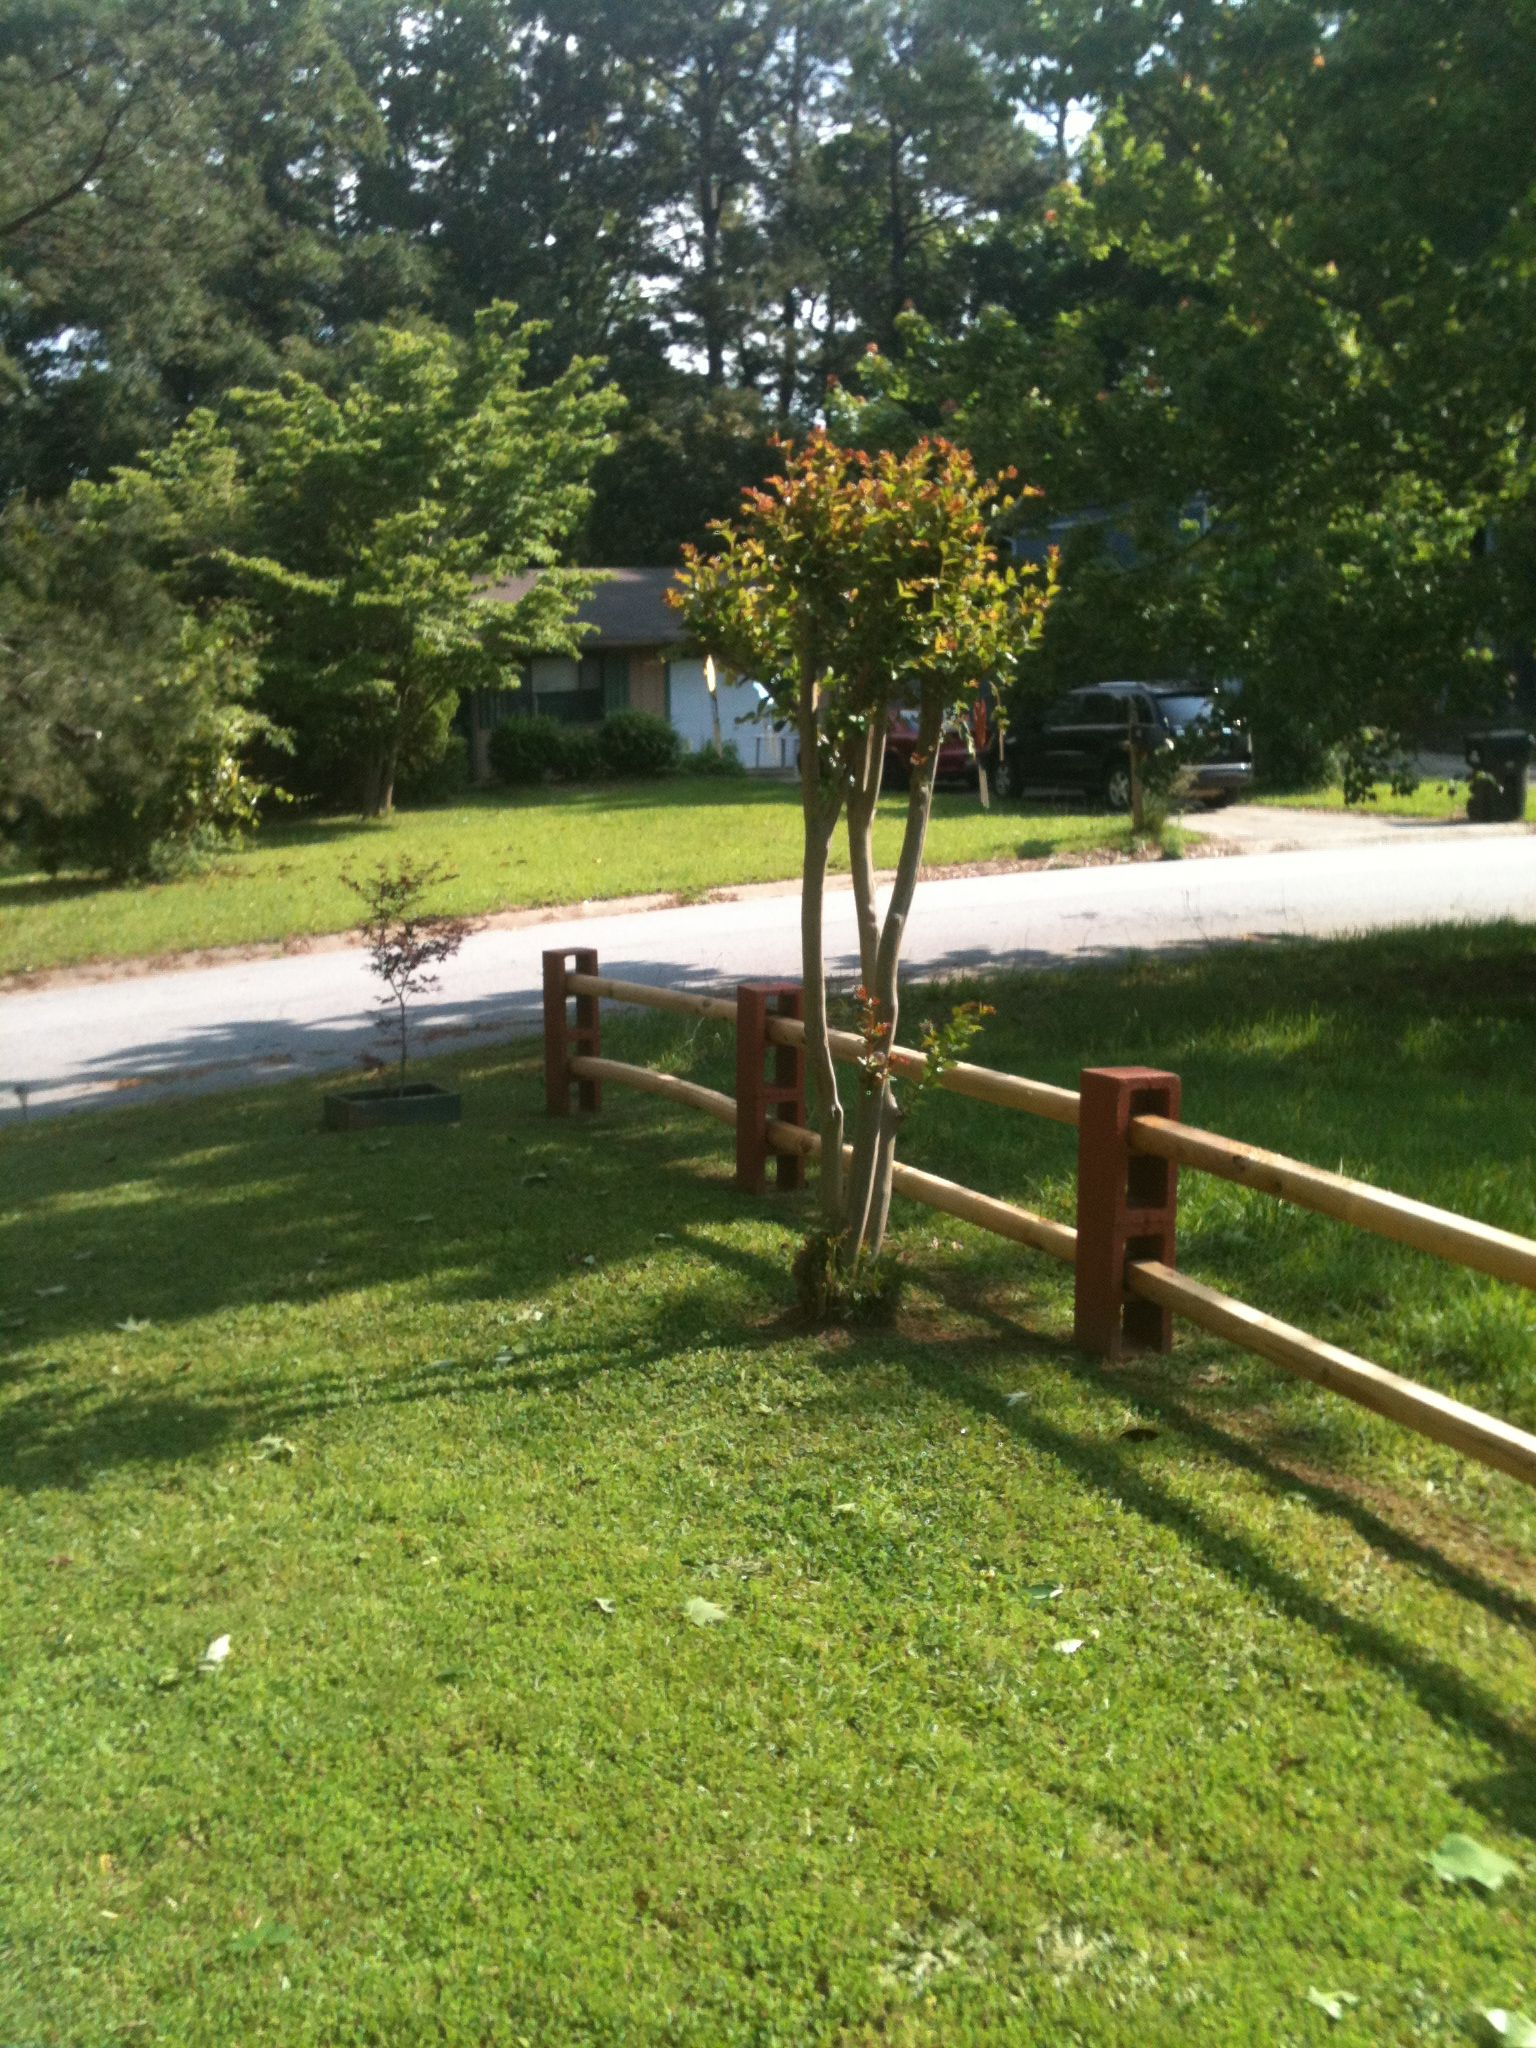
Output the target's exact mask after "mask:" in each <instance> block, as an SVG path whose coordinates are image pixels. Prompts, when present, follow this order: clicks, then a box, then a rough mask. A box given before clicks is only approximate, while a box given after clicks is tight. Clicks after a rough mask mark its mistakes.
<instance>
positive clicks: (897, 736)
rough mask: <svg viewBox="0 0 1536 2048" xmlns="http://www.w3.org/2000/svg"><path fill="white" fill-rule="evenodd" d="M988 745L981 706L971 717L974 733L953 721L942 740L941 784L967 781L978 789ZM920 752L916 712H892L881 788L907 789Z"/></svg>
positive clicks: (886, 739) (947, 727) (940, 741)
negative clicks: (979, 768)
mask: <svg viewBox="0 0 1536 2048" xmlns="http://www.w3.org/2000/svg"><path fill="white" fill-rule="evenodd" d="M986 746H987V733H986V712H985V710H984V709H983V707H982V706H981V705H980V704H979V703H978V704H977V706H976V708H975V710H974V711H973V712H972V714H971V731H970V732H967V730H966V728H965V726H964V725H962V724H961V723H960V721H959V720H958V719H951V720H950V721H949V723H948V724H947V725H946V726H945V727H944V731H943V733H942V735H941V736H940V739H939V773H938V779H939V781H940V782H964V783H968V784H969V785H970V786H971V787H972V788H974V787H975V786H976V763H977V758H978V756H979V755H984V754H985V752H986ZM916 753H917V713H916V712H915V711H893V712H892V713H891V724H890V730H889V731H888V732H887V733H886V736H885V767H884V770H883V772H882V774H881V778H880V786H881V788H882V789H905V788H906V786H907V784H908V783H909V782H910V781H911V779H912V761H913V757H914V755H915V754H916Z"/></svg>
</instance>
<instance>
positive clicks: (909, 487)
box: [679, 433, 1047, 1276]
mask: <svg viewBox="0 0 1536 2048" xmlns="http://www.w3.org/2000/svg"><path fill="white" fill-rule="evenodd" d="M1003 486H1004V479H1002V478H998V479H994V480H990V481H988V480H982V479H980V478H978V476H977V473H976V470H975V467H974V465H973V463H972V462H971V459H970V457H969V456H967V455H966V454H964V453H963V452H962V451H961V450H959V449H957V448H955V447H953V446H951V445H950V444H948V443H946V442H942V441H924V442H921V443H920V444H919V445H918V446H917V447H915V448H913V449H912V450H910V451H909V452H907V453H905V454H901V455H895V454H885V455H881V456H878V457H874V458H871V457H869V456H865V455H862V454H859V453H856V452H853V451H850V450H848V449H846V448H842V447H839V446H838V445H837V444H836V443H834V442H833V441H831V440H829V439H828V438H827V437H826V436H825V435H824V434H819V433H818V434H813V435H811V436H810V437H809V438H808V439H807V440H806V441H805V442H804V443H803V444H802V445H801V446H800V447H799V448H798V449H796V450H795V451H793V452H792V453H791V454H790V456H789V459H788V461H787V462H786V464H785V468H784V472H783V474H782V475H779V476H776V477H774V478H773V479H772V480H771V481H770V482H769V483H768V485H767V486H766V487H765V488H763V489H760V490H753V491H750V492H748V493H747V494H746V499H745V503H744V506H743V510H742V514H741V516H740V518H739V520H737V521H736V522H735V523H722V524H721V525H720V526H719V527H718V528H717V539H718V546H717V548H716V550H715V551H714V552H713V553H712V554H710V555H707V556H705V555H701V554H698V553H696V552H690V555H689V559H688V562H687V565H686V567H685V570H684V573H683V577H682V585H683V588H682V592H681V595H680V599H679V604H680V609H681V612H682V615H683V617H684V619H685V620H686V621H687V623H688V625H689V627H690V629H691V631H692V633H693V634H694V636H695V637H696V638H697V639H698V641H699V642H700V643H701V644H702V645H703V646H704V647H706V648H708V649H709V650H710V651H711V652H712V653H714V654H715V655H717V656H718V657H720V658H721V659H723V660H724V661H726V662H728V663H729V664H730V665H731V666H732V667H733V668H735V669H737V670H738V671H739V672H741V673H742V674H745V675H749V676H752V677H753V678H754V679H755V680H756V681H757V682H759V683H760V684H761V685H762V687H763V688H764V689H765V690H766V691H767V692H768V694H769V696H770V698H771V699H772V702H773V705H774V709H775V711H776V712H777V713H778V714H779V715H780V716H782V717H784V718H786V719H788V720H790V721H792V722H793V724H794V726H795V728H796V730H797V732H798V734H799V739H800V798H801V810H802V815H803V821H804V862H803V874H802V894H801V941H802V968H803V975H804V984H805V1010H806V1046H807V1053H808V1058H809V1066H810V1073H811V1079H812V1084H813V1088H814V1093H815V1101H816V1112H817V1123H818V1127H819V1130H820V1133H821V1191H822V1214H823V1224H824V1229H825V1233H826V1238H827V1242H828V1245H829V1247H830V1249H831V1254H832V1257H833V1259H834V1261H835V1263H836V1266H837V1267H838V1269H839V1270H840V1271H841V1273H842V1274H843V1275H845V1276H852V1275H855V1274H856V1273H857V1272H858V1269H859V1268H860V1266H861V1265H862V1264H863V1262H864V1261H865V1260H866V1259H868V1258H871V1257H873V1256H874V1255H876V1254H877V1253H878V1252H879V1250H880V1247H881V1244H882V1242H883V1240H884V1236H885V1227H886V1212H887V1209H888V1207H889V1203H890V1191H891V1169H892V1166H893V1163H894V1160H895V1147H896V1136H897V1131H898V1128H899V1126H900V1121H901V1105H900V1102H899V1101H898V1098H897V1094H896V1090H895V1086H894V1084H893V1080H892V1075H891V1072H890V1068H889V1065H888V1063H887V1062H886V1060H885V1059H884V1053H886V1052H888V1050H889V1048H890V1046H891V1045H892V1044H893V1043H894V1042H895V1034H896V1029H897V1024H898V1021H899V1016H900V1001H899V994H900V991H899V973H900V966H901V951H902V945H903V942H904V940H905V937H906V930H907V920H908V918H909V916H910V913H911V908H912V899H913V894H914V891H915V889H916V887H917V880H918V873H919V869H920V867H921V863H922V856H923V844H924V840H925V837H926V834H927V829H928V819H929V815H930V813H931V810H932V806H933V787H934V777H935V774H936V772H937V767H938V752H939V741H940V737H941V734H942V732H943V729H944V726H945V722H946V720H947V719H949V718H951V717H952V716H956V715H959V716H964V715H965V714H966V713H968V711H969V709H970V707H971V704H972V702H973V701H974V696H975V693H976V692H977V691H978V690H979V689H980V688H981V686H982V685H983V684H984V683H986V682H987V681H988V679H989V678H991V677H992V676H994V675H995V674H996V673H998V671H999V670H1000V669H1002V668H1003V667H1005V666H1007V665H1009V664H1011V662H1012V661H1013V659H1014V658H1015V657H1016V655H1017V654H1018V652H1019V651H1020V649H1021V648H1022V647H1024V646H1025V645H1026V644H1027V643H1028V642H1029V640H1030V638H1031V637H1032V635H1033V634H1034V633H1035V631H1036V630H1037V629H1038V625H1039V621H1040V618H1041V615H1042V613H1043V610H1044V606H1045V600H1046V596H1047V590H1046V587H1045V586H1044V584H1043V583H1042V582H1041V581H1039V580H1032V579H1031V578H1030V576H1029V574H1028V573H1027V572H1026V573H1025V574H1022V575H1021V574H1019V573H1017V572H1015V571H1014V570H1012V569H1008V568H1002V567H1000V566H999V565H998V562H997V559H996V552H995V549H994V545H993V541H992V538H991V522H992V520H993V519H994V518H995V517H997V516H998V515H999V514H1000V513H1002V512H1004V511H1006V509H1007V506H1008V504H1009V502H1010V500H1009V499H1008V498H1007V496H1006V495H1005V492H1004V488H1003ZM898 707H906V708H910V709H912V710H913V711H915V713H916V716H917V724H918V743H917V750H916V753H915V755H914V759H913V772H912V775H911V779H910V782H909V785H908V791H907V810H906V821H905V826H904V830H903V834H902V844H901V853H900V856H899V858H898V861H897V866H896V874H895V879H894V881H893V883H892V886H891V892H890V896H889V899H888V901H887V904H886V909H885V914H884V916H883V917H882V916H881V915H880V914H879V909H878V905H877V902H876V890H875V867H874V851H873V827H874V817H875V807H876V802H877V799H878V797H879V791H880V772H881V765H882V761H883V758H884V753H885V738H886V732H887V730H888V726H889V721H890V716H891V713H892V711H893V710H895V709H897V708H898ZM844 818H846V822H847V834H848V853H849V865H850V868H851V871H852V877H853V888H854V903H855V909H856V914H857V921H858V932H859V959H860V968H861V977H862V989H863V1013H864V1016H865V1020H866V1038H867V1041H868V1043H869V1047H870V1056H869V1058H868V1059H867V1060H866V1061H865V1062H864V1064H863V1065H862V1067H861V1068H860V1077H861V1086H860V1092H859V1096H858V1099H857V1102H856V1104H855V1106H854V1111H853V1117H852V1132H851V1135H852V1145H853V1150H852V1157H851V1161H849V1162H847V1163H845V1161H844V1157H843V1140H844V1135H845V1126H846V1125H847V1123H848V1118H847V1116H846V1113H845V1110H844V1107H843V1102H842V1098H841V1095H840V1093H839V1089H838V1082H837V1072H836V1068H835V1067H834V1065H833V1061H832V1055H831V1050H830V1042H829V1039H828V1012H827V976H826V965H825V959H824V952H823V898H824V892H825V885H826V875H827V866H828V860H829V856H830V853H831V848H832V843H833V839H834V836H835V834H836V831H837V828H838V824H839V822H840V820H842V819H844Z"/></svg>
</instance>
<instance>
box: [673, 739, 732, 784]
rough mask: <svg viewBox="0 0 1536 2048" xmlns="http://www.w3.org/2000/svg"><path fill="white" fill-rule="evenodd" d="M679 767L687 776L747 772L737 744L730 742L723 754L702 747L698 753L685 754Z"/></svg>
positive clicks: (727, 774)
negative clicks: (737, 749)
mask: <svg viewBox="0 0 1536 2048" xmlns="http://www.w3.org/2000/svg"><path fill="white" fill-rule="evenodd" d="M678 766H679V767H680V768H681V769H682V771H683V773H684V774H685V775H706V776H708V775H720V776H735V775H745V774H746V772H747V770H746V766H745V764H744V763H743V761H742V758H741V756H740V754H739V753H737V751H736V747H735V743H734V742H729V743H727V745H726V747H725V748H724V750H723V751H722V752H721V753H718V754H717V753H716V752H715V750H714V748H713V747H700V749H699V750H698V752H697V753H692V754H684V755H683V757H682V759H681V761H680V762H679V763H678Z"/></svg>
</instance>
